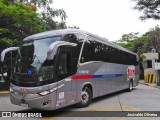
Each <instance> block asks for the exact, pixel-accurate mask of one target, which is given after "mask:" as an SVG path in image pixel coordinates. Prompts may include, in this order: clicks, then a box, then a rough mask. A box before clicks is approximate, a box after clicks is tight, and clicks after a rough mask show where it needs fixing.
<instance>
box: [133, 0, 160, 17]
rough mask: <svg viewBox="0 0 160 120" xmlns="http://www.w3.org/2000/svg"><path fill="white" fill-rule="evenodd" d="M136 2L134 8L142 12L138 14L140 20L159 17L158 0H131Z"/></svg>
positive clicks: (159, 1)
mask: <svg viewBox="0 0 160 120" xmlns="http://www.w3.org/2000/svg"><path fill="white" fill-rule="evenodd" d="M132 1H134V2H136V5H135V7H134V9H136V10H139V11H141V12H142V13H143V15H142V16H140V19H141V20H145V19H149V18H153V19H156V20H159V19H160V7H159V5H160V0H132Z"/></svg>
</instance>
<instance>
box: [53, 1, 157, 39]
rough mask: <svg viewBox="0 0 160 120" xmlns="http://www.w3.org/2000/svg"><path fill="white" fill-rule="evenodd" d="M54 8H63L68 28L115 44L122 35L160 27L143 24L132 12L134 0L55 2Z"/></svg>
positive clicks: (137, 14) (154, 24) (148, 21)
mask: <svg viewBox="0 0 160 120" xmlns="http://www.w3.org/2000/svg"><path fill="white" fill-rule="evenodd" d="M53 1H54V2H53V4H52V7H53V9H56V8H57V9H64V10H65V12H66V14H67V17H68V18H67V20H66V24H67V26H78V27H79V28H80V29H82V30H85V31H88V32H90V33H93V34H95V35H98V36H101V37H104V38H106V39H108V40H109V41H116V40H119V39H120V38H121V36H122V35H123V34H128V33H131V32H139V33H140V35H142V34H144V33H145V32H147V31H148V30H149V29H150V28H154V27H155V26H156V25H159V24H160V21H156V20H151V19H150V20H146V21H141V20H140V19H139V16H140V15H141V14H142V13H141V12H138V11H136V10H133V7H134V5H135V3H134V2H132V1H131V0H53Z"/></svg>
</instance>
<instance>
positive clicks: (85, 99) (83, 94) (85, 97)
mask: <svg viewBox="0 0 160 120" xmlns="http://www.w3.org/2000/svg"><path fill="white" fill-rule="evenodd" d="M88 100H89V94H88V92H87V91H82V92H81V101H82V103H84V104H86V103H87V102H88Z"/></svg>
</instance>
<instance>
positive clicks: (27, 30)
mask: <svg viewBox="0 0 160 120" xmlns="http://www.w3.org/2000/svg"><path fill="white" fill-rule="evenodd" d="M44 30H45V26H44V25H43V21H42V20H41V18H40V17H39V14H37V13H36V11H35V10H33V9H32V8H31V7H28V6H26V5H24V4H22V3H16V4H14V5H9V6H7V5H5V4H3V2H2V1H0V33H1V34H0V40H1V41H2V40H3V41H4V38H5V39H6V40H12V43H14V44H16V43H19V42H21V41H22V39H23V38H25V37H26V36H28V35H31V34H34V33H37V32H42V31H44ZM6 43H10V42H6ZM8 45H11V44H8Z"/></svg>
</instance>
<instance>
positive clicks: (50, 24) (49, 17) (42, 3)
mask: <svg viewBox="0 0 160 120" xmlns="http://www.w3.org/2000/svg"><path fill="white" fill-rule="evenodd" d="M3 1H4V3H5V4H7V5H11V4H15V3H18V2H21V3H23V4H26V5H28V6H32V7H34V6H36V9H39V13H40V14H41V18H42V20H43V22H44V24H45V29H46V30H53V29H64V28H67V27H66V23H65V20H66V18H67V15H66V12H65V11H64V10H63V9H53V8H51V7H50V4H52V3H53V0H3ZM55 17H57V18H60V19H61V21H60V22H57V21H56V20H54V18H55Z"/></svg>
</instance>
